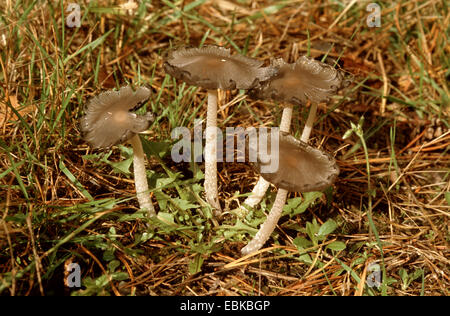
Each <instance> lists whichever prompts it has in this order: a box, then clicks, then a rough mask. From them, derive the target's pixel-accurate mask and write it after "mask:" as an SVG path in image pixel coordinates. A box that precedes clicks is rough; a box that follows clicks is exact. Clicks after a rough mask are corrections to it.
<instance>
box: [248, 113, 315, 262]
mask: <svg viewBox="0 0 450 316" xmlns="http://www.w3.org/2000/svg"><path fill="white" fill-rule="evenodd" d="M316 112H317V105H315V104H313V105H312V106H311V109H310V111H309V114H308V119H307V120H306V124H305V127H304V129H303V132H302V137H301V140H302V141H304V142H308V139H309V136H310V135H311V130H312V126H313V123H314V119H315V117H316ZM291 113H292V108H291ZM283 114H284V113H283ZM283 123H284V124H283ZM286 125H287V123H285V122H283V121H282V122H281V124H280V131H282V132H289V125H290V122H289V125H287V126H288V127H287V129H286ZM288 193H289V192H288V191H287V190H284V189H278V192H277V196H276V197H275V202H274V203H273V206H272V209H271V210H270V212H269V215H268V216H267V219H266V220H265V222H264V223H263V224H262V225H261V227H260V228H259V230H258V232H257V233H256V235H255V237H254V238H253V239H252V240H251V241H250V242H249V243H248V245H247V246H245V247H244V248H242V249H241V253H242V254H243V255H247V254H250V253H252V252H255V251H258V250H259V249H261V247H262V246H263V245H264V243H265V242H266V241H267V239H269V237H270V235H271V234H272V232H273V231H274V230H275V226H277V223H278V220H279V219H280V217H281V213H282V212H283V207H284V205H285V204H286V199H287V195H288Z"/></svg>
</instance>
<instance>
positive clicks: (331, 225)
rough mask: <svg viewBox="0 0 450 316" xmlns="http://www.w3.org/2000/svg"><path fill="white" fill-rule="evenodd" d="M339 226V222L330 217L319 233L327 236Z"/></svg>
mask: <svg viewBox="0 0 450 316" xmlns="http://www.w3.org/2000/svg"><path fill="white" fill-rule="evenodd" d="M336 227H337V224H336V222H335V221H334V220H332V219H329V220H327V221H326V222H325V223H323V225H322V226H320V228H319V232H318V233H317V234H318V235H319V236H326V235H328V234H331V233H332V232H333V231H334V230H335V229H336Z"/></svg>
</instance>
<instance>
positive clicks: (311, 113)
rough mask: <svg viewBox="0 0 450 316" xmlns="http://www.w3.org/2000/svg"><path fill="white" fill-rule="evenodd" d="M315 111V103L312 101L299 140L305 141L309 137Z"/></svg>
mask: <svg viewBox="0 0 450 316" xmlns="http://www.w3.org/2000/svg"><path fill="white" fill-rule="evenodd" d="M316 113H317V103H312V104H311V108H310V109H309V114H308V119H307V120H306V124H305V127H304V128H303V132H302V136H301V137H300V140H301V141H303V142H305V143H307V142H308V139H309V135H311V131H312V128H313V125H314V121H315V119H316Z"/></svg>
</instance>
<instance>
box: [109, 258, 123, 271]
mask: <svg viewBox="0 0 450 316" xmlns="http://www.w3.org/2000/svg"><path fill="white" fill-rule="evenodd" d="M119 266H120V261H119V260H111V262H110V263H108V270H109V271H111V272H114V271H115V270H116V269H117V268H118V267H119Z"/></svg>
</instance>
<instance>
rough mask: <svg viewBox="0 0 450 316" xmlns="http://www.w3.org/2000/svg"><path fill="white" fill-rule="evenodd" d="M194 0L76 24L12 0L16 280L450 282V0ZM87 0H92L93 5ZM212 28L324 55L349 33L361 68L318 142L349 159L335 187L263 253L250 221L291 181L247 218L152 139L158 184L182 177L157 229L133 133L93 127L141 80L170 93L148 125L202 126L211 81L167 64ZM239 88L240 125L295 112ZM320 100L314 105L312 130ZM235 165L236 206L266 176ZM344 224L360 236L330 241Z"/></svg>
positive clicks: (7, 140)
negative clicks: (89, 126)
mask: <svg viewBox="0 0 450 316" xmlns="http://www.w3.org/2000/svg"><path fill="white" fill-rule="evenodd" d="M181 2H182V1H175V2H174V3H175V4H172V2H169V1H162V2H159V1H158V2H154V1H153V2H151V3H150V2H148V1H147V2H144V1H143V2H142V4H141V5H140V7H139V9H138V10H137V11H136V12H134V13H133V14H132V15H128V14H126V13H125V14H124V13H119V12H118V11H116V10H113V9H111V7H112V6H113V5H114V4H117V3H114V2H113V1H98V2H96V3H91V5H90V11H89V12H88V13H87V15H86V16H85V18H84V20H83V22H82V26H81V28H79V29H76V28H72V29H71V28H65V29H63V28H62V26H63V25H64V23H63V21H64V20H63V16H62V11H61V7H62V5H61V3H59V2H38V3H37V4H32V3H31V1H24V3H23V4H22V5H20V6H18V7H15V6H16V5H17V4H14V3H13V2H12V1H6V3H2V4H1V5H0V7H1V12H3V13H2V14H1V16H0V50H1V51H0V63H1V65H0V66H1V68H0V78H1V80H0V82H1V88H0V134H1V139H0V166H1V168H0V210H1V212H2V214H1V215H0V249H1V251H0V293H1V294H3V295H30V294H31V295H36V294H44V295H55V294H86V295H95V294H109V295H127V294H135V295H148V294H150V295H380V294H387V295H447V294H448V288H449V285H450V280H449V266H450V265H449V260H448V251H449V248H448V241H449V237H450V236H449V221H448V219H449V209H450V193H449V191H450V181H449V166H450V152H449V148H450V132H449V126H450V125H449V123H450V120H449V117H450V116H449V114H450V110H449V97H448V95H449V93H448V86H447V81H448V79H449V75H450V72H449V64H450V61H449V59H448V56H449V55H450V52H449V47H450V46H449V45H448V25H449V19H450V13H449V12H448V8H447V7H446V5H445V2H444V1H433V0H428V1H399V2H398V3H397V4H391V3H390V2H389V3H384V4H383V3H382V12H381V27H379V28H369V27H368V26H367V24H366V17H367V14H368V12H366V10H365V8H366V5H367V3H368V2H364V1H358V3H354V2H353V1H343V2H342V4H339V2H335V1H314V2H313V1H285V2H271V1H247V2H239V5H236V4H233V3H238V2H237V1H225V0H216V1H196V2H190V1H184V2H183V5H184V6H182V5H181ZM51 3H53V5H51ZM80 4H81V6H82V14H84V13H85V12H86V10H87V9H86V8H87V4H86V3H84V2H81V1H80ZM65 6H66V4H64V5H63V7H64V8H66V7H65ZM105 7H108V8H109V9H104V8H105ZM100 8H103V9H102V10H100ZM181 8H184V9H183V10H184V11H183V12H182V11H180V9H181ZM345 10H346V13H345V14H342V13H343V12H344V11H345ZM108 32H110V33H108ZM102 36H103V37H102ZM202 42H205V43H210V44H218V45H223V46H227V47H231V48H232V49H235V50H236V49H240V50H242V53H245V54H247V55H249V56H252V57H255V58H260V59H262V60H264V61H266V62H268V61H269V59H270V58H272V57H284V58H285V59H286V60H289V61H293V60H295V59H296V58H297V57H298V56H300V55H302V54H306V53H307V52H308V51H309V52H310V53H311V55H312V56H314V57H317V58H320V57H321V56H323V55H324V54H325V53H326V50H328V49H329V48H331V50H330V52H329V53H328V57H329V58H334V59H337V60H339V66H340V67H341V68H343V69H345V70H346V71H347V72H349V73H351V74H353V75H354V82H353V84H352V85H351V86H350V87H349V88H348V89H346V90H345V91H341V93H340V95H339V96H338V97H336V98H335V99H334V100H333V102H331V103H330V104H322V105H320V106H319V115H320V119H319V120H318V121H317V123H316V126H315V129H314V131H313V134H312V141H311V143H312V144H314V145H316V146H320V147H322V148H324V149H326V150H328V151H330V152H333V153H334V154H335V156H336V159H337V160H338V163H339V166H340V169H341V174H340V176H339V179H338V181H337V182H336V184H335V186H334V190H333V192H332V194H331V195H330V198H329V199H327V198H326V196H325V195H324V196H323V197H322V198H321V199H319V200H318V201H317V202H316V203H313V204H312V205H311V206H310V207H309V208H308V209H307V211H306V212H304V213H302V214H298V215H294V216H284V217H282V219H281V221H280V222H279V226H278V229H277V230H276V231H275V232H274V234H273V236H272V238H271V239H270V240H269V242H268V243H267V244H266V248H264V249H263V250H261V251H260V252H259V253H258V254H257V255H255V256H248V257H244V258H241V256H240V249H241V248H242V247H243V246H244V245H245V243H246V242H248V241H249V240H250V236H249V235H248V232H250V231H251V228H249V227H253V228H255V227H257V225H258V224H259V223H260V222H261V220H262V219H263V218H264V215H263V212H267V211H268V210H270V206H271V203H273V200H274V192H275V190H274V189H272V192H271V193H270V194H268V195H267V197H266V199H265V200H264V201H263V204H262V210H259V209H258V210H255V211H254V212H252V213H251V215H250V217H248V218H247V220H246V221H245V224H242V222H240V221H237V219H236V217H235V216H234V215H233V214H232V213H230V212H227V214H226V215H225V216H224V217H223V218H221V219H219V220H215V219H212V218H211V217H210V210H209V208H208V207H206V206H204V204H202V203H203V200H202V198H201V194H200V193H199V187H201V183H202V180H201V178H198V177H196V173H195V170H196V169H195V168H194V169H193V166H189V165H187V164H175V163H173V162H172V161H171V160H170V157H167V156H163V157H162V158H161V159H160V158H156V157H155V156H152V159H151V161H150V163H149V166H148V169H149V170H152V172H151V174H150V182H151V185H152V187H155V186H157V185H163V184H164V183H166V184H167V186H166V187H163V188H160V189H158V190H155V192H154V194H153V197H154V201H155V203H156V204H157V206H156V207H157V209H158V210H160V212H161V213H163V214H165V215H166V216H167V217H166V220H168V221H169V224H167V223H166V224H165V223H162V222H158V223H156V224H157V226H156V227H157V228H155V230H154V231H151V232H146V228H145V227H146V226H145V219H144V218H143V216H142V214H140V213H139V212H136V210H137V206H136V201H135V199H134V196H133V192H134V187H133V183H132V179H131V178H130V175H129V174H126V173H124V172H118V171H117V170H116V169H114V168H112V165H111V163H117V162H119V161H123V160H125V158H126V157H127V155H126V151H125V149H123V148H122V149H121V148H115V149H114V150H112V152H107V155H106V159H103V160H102V158H104V157H105V156H104V155H103V154H102V153H98V152H92V151H91V150H90V149H89V148H88V147H87V145H86V144H85V143H84V141H83V140H82V139H81V137H80V132H79V128H78V126H77V124H78V123H77V119H78V118H79V117H80V115H81V114H82V109H83V104H85V102H86V100H87V99H88V98H89V97H91V96H93V95H95V94H97V93H99V92H100V91H103V90H105V89H110V88H113V87H118V86H121V85H124V84H126V83H127V82H132V83H135V84H139V83H145V84H149V85H150V86H151V87H152V88H153V89H154V92H155V95H154V98H153V99H152V101H151V102H150V104H149V105H148V106H150V107H152V110H153V111H154V112H155V114H156V116H157V122H156V123H155V124H154V126H153V127H152V129H151V132H150V133H149V134H148V135H147V136H146V137H145V138H146V139H148V140H149V141H151V142H152V143H151V144H153V145H152V146H156V145H155V143H154V142H161V143H163V142H168V141H169V140H170V131H171V130H172V129H173V128H174V127H176V126H188V127H192V126H193V121H194V118H195V117H203V115H204V111H205V109H204V107H202V106H201V105H202V104H203V102H204V96H205V93H204V91H202V90H201V89H199V90H198V91H197V92H196V91H195V89H193V88H188V87H184V86H181V85H177V83H176V82H175V81H173V80H172V79H171V78H169V77H166V76H165V74H164V71H163V69H162V56H163V54H164V53H165V52H167V50H169V49H170V48H171V47H172V46H179V45H185V44H189V45H193V46H198V45H200V43H202ZM330 44H333V45H330ZM324 48H325V53H324V51H323V49H324ZM235 98H240V95H239V94H238V93H237V92H233V93H226V94H222V95H221V100H222V102H223V103H222V104H225V103H227V102H230V104H229V105H228V106H226V107H224V108H223V109H222V110H221V111H220V112H219V122H220V124H221V125H222V127H225V126H261V125H265V126H273V125H277V124H278V122H279V119H280V114H281V108H280V107H279V106H278V105H274V104H273V103H269V102H255V101H251V100H242V99H238V100H236V99H235ZM234 101H236V102H234ZM307 111H308V109H296V112H295V114H296V116H295V117H296V118H298V122H295V124H294V133H295V134H296V135H297V136H298V134H299V133H300V132H301V129H302V122H303V121H304V118H305V117H306V115H307ZM361 116H364V118H365V120H364V125H363V126H362V128H363V130H364V142H365V144H367V149H368V150H367V157H366V155H365V152H364V150H363V146H362V145H363V144H362V143H361V141H360V139H359V138H358V137H357V136H356V135H353V136H351V137H350V138H347V139H345V140H344V139H343V138H342V136H343V135H344V133H345V132H346V131H347V130H348V129H350V128H351V126H350V122H353V123H355V124H356V123H357V122H358V121H359V120H360V117H361ZM153 148H155V147H153ZM162 148H164V146H162ZM83 155H91V156H83ZM92 155H93V156H92ZM102 161H103V162H102ZM106 161H108V162H109V164H108V163H105V162H106ZM367 162H368V164H369V167H370V173H371V176H370V178H369V177H368V173H367V168H366V164H367ZM199 166H200V167H201V166H202V165H201V164H200V165H199ZM219 171H220V176H219V179H220V184H219V185H220V194H221V200H222V201H223V203H224V206H225V209H226V210H227V211H231V210H233V209H234V208H236V207H237V206H238V205H239V202H242V201H243V197H242V196H240V195H239V194H245V193H247V192H249V190H251V188H252V185H253V183H254V182H255V180H256V175H255V174H254V173H253V171H252V170H251V169H250V167H249V166H247V165H244V164H239V163H235V164H219ZM368 179H370V180H371V185H370V187H371V188H372V190H373V197H371V198H370V199H371V201H370V202H371V203H369V194H368V192H367V191H368ZM161 181H162V182H161ZM164 181H165V182H164ZM296 196H300V195H298V194H291V196H290V197H291V198H294V197H296ZM176 198H178V199H176ZM183 201H184V202H183ZM181 202H183V203H191V204H193V205H197V207H193V208H189V207H187V208H183V205H182V204H180V203H181ZM177 203H178V204H177ZM370 204H371V207H370ZM180 205H181V206H180ZM200 206H201V207H200ZM369 210H371V212H372V214H373V215H372V217H373V224H374V225H375V227H376V230H375V231H371V230H370V229H369V226H370V225H369V224H370V223H369V219H368V216H367V215H368V211H369ZM329 218H332V219H333V220H334V221H335V222H336V223H337V224H338V227H337V229H336V230H335V231H334V232H333V233H332V234H329V235H327V236H326V238H325V240H322V241H320V242H319V243H318V244H317V245H314V246H312V247H309V248H307V249H305V250H304V251H305V252H307V253H308V256H309V257H308V258H309V259H305V256H304V252H300V250H299V249H300V248H298V247H297V246H296V244H295V243H293V241H294V240H295V238H296V237H302V238H304V239H308V234H307V231H306V229H305V227H307V222H309V223H311V222H312V221H313V220H316V221H317V222H318V223H319V224H322V223H324V222H326V221H327V219H329ZM377 237H379V239H377ZM334 240H337V241H342V242H344V243H345V245H346V248H345V249H344V250H342V251H339V252H336V251H332V250H330V249H327V248H326V246H327V245H328V244H329V243H330V242H332V241H334ZM380 245H381V246H382V250H383V252H382V254H381V252H380V248H379V246H380ZM69 260H71V261H73V262H78V263H79V264H80V265H81V268H82V275H83V280H84V282H85V283H84V286H85V290H78V291H74V290H70V289H69V288H67V287H64V285H63V273H64V272H63V268H64V264H65V263H66V264H67V263H68V261H69ZM309 260H312V262H311V261H309ZM373 263H377V264H379V265H380V266H383V267H384V268H385V270H386V277H387V278H385V279H384V285H385V287H384V289H381V288H380V289H377V288H370V287H369V286H367V284H366V280H367V278H368V277H369V275H370V273H371V271H370V266H371V264H373ZM365 284H366V285H365Z"/></svg>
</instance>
